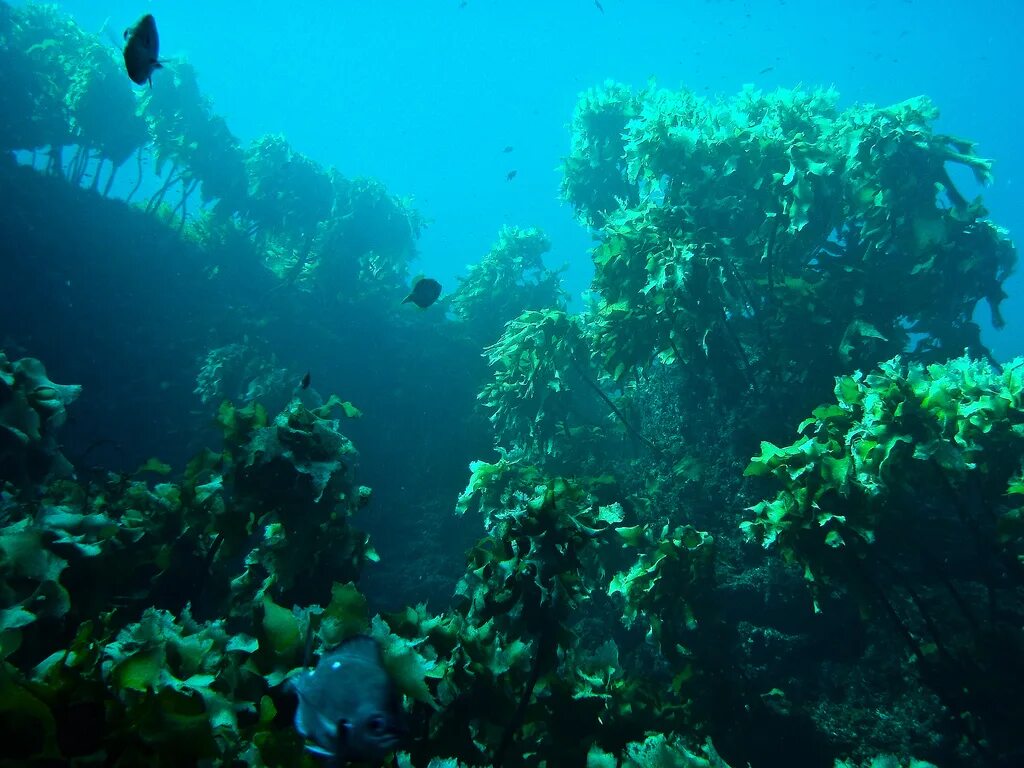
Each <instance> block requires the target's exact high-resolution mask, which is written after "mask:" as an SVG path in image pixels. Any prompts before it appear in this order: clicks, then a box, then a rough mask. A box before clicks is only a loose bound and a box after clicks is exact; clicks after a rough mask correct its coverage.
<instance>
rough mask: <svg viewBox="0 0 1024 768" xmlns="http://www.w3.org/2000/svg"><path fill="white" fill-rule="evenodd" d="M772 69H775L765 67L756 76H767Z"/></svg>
mask: <svg viewBox="0 0 1024 768" xmlns="http://www.w3.org/2000/svg"><path fill="white" fill-rule="evenodd" d="M773 69H775V67H765V68H764V69H762V70H761V71H760V72H758V74H759V75H767V74H768V73H769V72H771V71H772V70H773Z"/></svg>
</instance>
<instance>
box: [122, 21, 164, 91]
mask: <svg viewBox="0 0 1024 768" xmlns="http://www.w3.org/2000/svg"><path fill="white" fill-rule="evenodd" d="M124 40H125V43H124V68H125V69H126V70H128V77H130V78H131V80H132V82H133V83H135V84H136V85H144V84H145V83H147V82H148V83H149V87H150V88H152V87H153V70H155V69H161V68H162V67H163V64H161V63H160V36H159V35H158V34H157V31H156V19H154V18H153V14H151V13H147V14H146V15H145V16H143V17H142V18H141V19H139V21H138V23H137V24H136V25H135V26H134V27H129V28H128V29H126V30H125V31H124Z"/></svg>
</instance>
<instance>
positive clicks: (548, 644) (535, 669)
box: [491, 587, 559, 768]
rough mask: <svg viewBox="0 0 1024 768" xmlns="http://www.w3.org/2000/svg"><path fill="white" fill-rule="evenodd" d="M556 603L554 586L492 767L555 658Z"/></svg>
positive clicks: (520, 724) (501, 758) (498, 765)
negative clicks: (525, 674)
mask: <svg viewBox="0 0 1024 768" xmlns="http://www.w3.org/2000/svg"><path fill="white" fill-rule="evenodd" d="M557 603H558V588H557V587H554V588H552V590H551V605H550V607H549V609H548V612H547V613H548V616H547V621H545V622H544V625H543V627H544V628H543V630H542V631H541V634H540V637H538V638H537V652H536V653H535V654H534V655H533V664H532V666H531V667H530V677H529V679H528V680H527V681H526V687H525V688H523V694H522V696H520V697H519V703H518V704H517V705H516V711H515V712H514V713H513V715H512V718H511V719H510V720H509V721H508V725H507V726H506V727H505V732H504V733H503V734H502V735H501V742H500V743H499V744H498V748H497V749H496V750H495V751H494V758H493V759H492V760H491V765H492V766H494V768H501V765H502V763H503V761H504V760H505V755H506V753H507V752H508V749H509V747H511V746H512V742H513V741H515V737H516V734H517V733H518V732H519V729H520V728H522V727H523V721H524V720H525V719H526V708H527V707H528V706H530V701H531V700H532V699H533V691H534V689H535V688H536V687H537V681H538V680H540V676H541V674H542V672H543V671H544V669H545V667H547V666H549V665H550V664H551V662H552V661H553V660H555V659H557V653H558V639H557V637H558V635H557V632H556V629H557V627H558V624H559V621H558V612H557V611H556V610H555V606H556V605H557Z"/></svg>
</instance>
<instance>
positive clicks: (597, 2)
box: [594, 0, 604, 13]
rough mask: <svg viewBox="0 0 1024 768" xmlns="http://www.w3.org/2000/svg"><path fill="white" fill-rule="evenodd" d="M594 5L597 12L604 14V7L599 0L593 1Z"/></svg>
mask: <svg viewBox="0 0 1024 768" xmlns="http://www.w3.org/2000/svg"><path fill="white" fill-rule="evenodd" d="M594 5H596V6H597V10H599V11H600V12H601V13H604V6H603V5H601V0H594Z"/></svg>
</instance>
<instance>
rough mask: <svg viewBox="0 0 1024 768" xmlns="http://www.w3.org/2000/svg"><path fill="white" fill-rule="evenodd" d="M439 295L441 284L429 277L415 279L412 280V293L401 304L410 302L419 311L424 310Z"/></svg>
mask: <svg viewBox="0 0 1024 768" xmlns="http://www.w3.org/2000/svg"><path fill="white" fill-rule="evenodd" d="M440 295H441V284H440V283H439V282H437V280H433V279H431V278H429V277H417V278H416V279H415V280H413V283H412V291H411V292H410V293H409V295H408V296H406V297H405V299H403V301H402V303H403V304H407V303H409V302H410V301H411V302H412V303H413V304H415V305H416V306H417V307H420V308H421V309H426V308H427V307H429V306H430V305H431V304H433V303H434V302H435V301H437V297H438V296H440Z"/></svg>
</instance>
